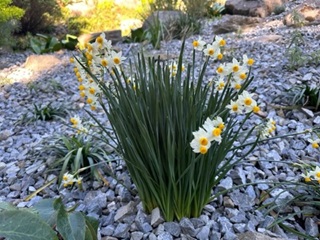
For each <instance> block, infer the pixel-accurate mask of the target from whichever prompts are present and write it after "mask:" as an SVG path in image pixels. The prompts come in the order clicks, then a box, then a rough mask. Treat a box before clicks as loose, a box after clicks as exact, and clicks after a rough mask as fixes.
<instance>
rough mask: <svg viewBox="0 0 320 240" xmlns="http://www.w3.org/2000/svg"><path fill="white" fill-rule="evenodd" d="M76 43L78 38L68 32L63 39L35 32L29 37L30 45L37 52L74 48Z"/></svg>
mask: <svg viewBox="0 0 320 240" xmlns="http://www.w3.org/2000/svg"><path fill="white" fill-rule="evenodd" d="M77 44H78V38H77V37H76V36H72V35H69V34H68V35H66V38H65V39H63V40H59V39H58V38H56V37H52V36H47V35H43V34H37V35H36V37H33V38H31V39H30V47H31V49H32V50H33V51H34V52H35V53H37V54H42V53H48V52H55V51H59V50H61V49H62V48H65V49H68V50H74V49H75V47H76V45H77Z"/></svg>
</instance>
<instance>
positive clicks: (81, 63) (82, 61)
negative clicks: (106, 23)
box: [70, 33, 125, 110]
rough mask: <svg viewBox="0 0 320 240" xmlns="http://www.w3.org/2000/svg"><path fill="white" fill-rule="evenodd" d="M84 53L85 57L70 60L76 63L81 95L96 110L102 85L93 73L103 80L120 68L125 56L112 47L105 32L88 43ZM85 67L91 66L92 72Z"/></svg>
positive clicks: (75, 68) (75, 70) (75, 69)
mask: <svg viewBox="0 0 320 240" xmlns="http://www.w3.org/2000/svg"><path fill="white" fill-rule="evenodd" d="M82 53H83V58H81V57H74V58H71V59H70V62H71V63H73V64H74V65H75V67H74V72H75V75H76V77H77V79H78V81H79V83H80V84H79V87H78V88H79V91H80V96H81V97H83V98H85V99H86V102H87V104H89V105H90V108H91V110H96V108H97V103H98V98H99V96H100V95H101V87H100V86H99V82H97V81H94V79H93V76H92V75H94V77H95V78H97V79H100V80H103V79H104V77H105V74H107V73H108V74H109V73H113V71H114V68H116V69H118V70H119V69H120V66H121V63H122V62H123V60H125V58H124V57H123V56H122V52H121V51H119V52H116V51H114V50H113V49H112V44H111V41H110V40H106V39H105V34H104V33H102V34H101V35H100V36H98V37H97V38H96V40H95V42H94V43H86V44H85V48H84V50H83V52H82ZM85 67H88V68H90V74H89V73H88V71H86V70H85Z"/></svg>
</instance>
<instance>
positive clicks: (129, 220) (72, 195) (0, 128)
mask: <svg viewBox="0 0 320 240" xmlns="http://www.w3.org/2000/svg"><path fill="white" fill-rule="evenodd" d="M292 4H293V3H292ZM292 6H293V5H289V6H288V7H292ZM283 14H284V13H283ZM283 14H282V15H277V16H271V17H268V18H267V19H266V21H265V22H264V24H261V25H259V26H257V27H254V28H251V29H248V30H246V31H245V32H243V33H237V34H236V33H230V34H224V35H222V36H223V37H224V38H225V39H226V41H227V44H228V46H231V48H232V49H233V50H234V51H233V52H232V55H233V56H234V55H235V56H238V57H239V56H242V54H244V53H246V54H247V55H248V56H252V57H253V58H254V59H255V60H256V62H255V66H254V70H253V75H254V76H255V80H254V82H253V84H252V88H256V90H255V92H256V93H257V96H258V102H259V103H260V106H261V108H262V110H263V111H264V112H267V113H268V117H272V118H273V119H275V120H276V122H277V124H278V125H277V134H278V135H281V134H287V133H290V132H295V131H303V130H305V129H310V128H312V127H316V126H318V127H319V126H320V114H319V112H312V111H308V110H305V111H304V112H303V111H299V110H295V109H293V110H287V109H285V108H281V107H279V105H281V106H285V105H289V104H290V101H291V100H292V99H291V97H290V94H289V93H288V92H290V91H292V89H294V87H295V86H299V85H302V84H309V85H316V86H320V66H319V64H318V65H316V64H315V63H314V62H309V63H308V64H306V66H303V67H300V68H298V69H297V70H289V69H288V67H287V66H288V64H289V60H288V57H287V56H286V53H285V52H286V48H287V47H288V46H289V44H290V41H291V40H290V39H291V38H292V34H293V32H294V31H295V30H296V29H294V28H288V27H286V26H285V25H283V23H282V21H281V18H282V17H283ZM213 24H214V21H213V20H212V21H209V20H206V21H205V22H204V23H203V29H202V31H201V36H202V38H203V39H204V40H211V39H212V37H213V36H210V34H208V33H210V32H211V29H212V25H213ZM298 30H299V31H300V32H301V33H302V35H303V38H304V44H303V45H301V46H300V47H301V48H302V49H303V52H304V53H305V54H308V53H311V52H314V51H315V50H318V49H320V40H319V39H320V38H319V36H320V25H314V26H304V27H301V28H299V29H298ZM272 36H273V37H272ZM197 38H198V36H193V37H191V38H189V39H187V46H188V45H189V46H188V47H187V49H186V50H187V51H189V50H191V47H190V46H191V43H192V41H193V40H194V39H197ZM180 45H181V41H178V40H173V41H170V42H166V43H163V44H162V48H161V50H160V51H154V50H152V48H151V47H150V46H145V49H146V51H148V52H150V53H152V54H156V53H159V52H160V53H164V52H165V53H167V52H168V53H170V54H173V55H175V54H178V51H179V46H180ZM117 47H119V48H121V49H123V52H126V50H125V49H128V48H129V45H128V44H118V46H117ZM134 48H139V46H137V45H131V49H134ZM31 54H32V53H31V52H24V53H11V54H2V55H0V62H1V63H5V65H6V67H5V68H4V69H1V70H0V79H1V80H3V79H6V80H7V81H10V82H11V83H12V84H7V85H4V86H2V87H1V88H0V201H8V202H13V203H14V204H16V205H18V206H19V207H25V206H27V207H29V206H32V205H33V204H34V203H35V202H37V201H39V200H40V199H42V198H48V197H56V196H58V195H60V196H62V198H63V201H64V202H65V203H66V204H67V205H68V206H72V205H73V204H75V203H78V204H79V207H78V210H80V211H83V212H85V213H87V214H88V215H90V216H93V217H96V218H97V219H99V221H100V233H101V236H102V238H103V239H130V238H131V239H134V240H138V239H221V238H223V239H227V240H228V239H239V234H241V233H245V232H248V231H253V232H260V233H263V234H264V235H266V236H270V237H273V238H282V239H298V237H296V236H294V235H292V234H290V233H288V232H286V231H284V230H283V229H282V228H280V227H278V226H276V227H273V228H272V229H268V230H267V229H266V228H267V226H268V225H270V224H271V223H272V222H273V221H274V218H273V217H272V216H270V215H267V216H265V215H264V214H263V213H264V212H263V210H257V206H258V205H257V203H258V201H257V200H258V199H259V197H260V196H261V194H262V193H263V192H265V191H267V190H268V189H270V185H268V184H264V183H261V184H256V185H251V186H250V185H249V186H247V187H242V188H240V189H238V190H234V191H232V192H230V193H228V194H226V195H225V196H224V197H221V198H219V199H217V200H215V201H213V202H212V203H210V204H208V205H207V206H206V207H205V209H204V210H203V213H202V215H201V216H200V217H199V218H194V219H187V218H185V219H182V220H181V221H180V222H164V221H163V219H162V218H161V216H160V215H159V213H158V212H157V210H155V211H154V212H153V213H152V214H149V215H148V214H145V213H144V212H143V209H142V205H141V203H140V200H139V197H138V196H135V195H134V194H131V193H130V192H129V191H128V190H127V189H126V188H124V187H123V186H122V185H120V184H117V182H116V181H115V180H113V179H112V178H111V177H108V176H106V178H107V179H108V181H109V183H110V184H109V186H105V185H103V184H102V183H100V182H97V181H93V182H91V181H88V182H85V183H84V189H85V190H84V191H80V190H78V189H63V188H60V189H58V186H57V185H56V184H53V185H51V186H50V187H48V188H47V189H46V190H44V191H42V192H41V193H39V194H38V195H37V196H36V197H35V198H33V199H32V200H31V201H24V199H25V197H26V196H28V195H29V194H31V193H33V192H34V191H35V190H36V189H38V188H39V187H41V186H43V184H44V183H45V182H46V181H48V180H50V179H53V178H54V177H55V176H56V175H55V173H47V172H46V170H47V164H48V163H49V162H52V161H53V160H54V156H53V155H45V154H43V153H42V152H41V151H42V150H41V149H42V148H43V146H47V145H48V144H50V143H51V142H52V141H53V137H54V136H59V135H62V134H72V133H73V130H72V129H70V128H69V127H68V126H67V125H66V124H65V123H66V121H67V119H68V117H67V116H66V117H65V118H56V119H54V120H53V121H41V120H36V121H31V116H32V111H33V109H34V106H33V104H37V105H39V104H42V105H43V106H45V105H47V104H49V103H51V102H52V105H53V106H54V107H59V106H63V107H64V108H65V109H67V111H68V113H69V115H70V116H71V115H73V114H79V115H81V116H83V115H85V111H84V108H85V105H84V103H83V101H82V100H81V99H80V97H79V94H78V89H77V87H78V85H77V80H76V78H75V76H74V74H73V66H72V65H71V64H69V57H70V56H72V55H73V54H76V53H75V52H67V51H63V52H59V53H54V54H52V56H54V57H56V58H58V59H59V60H60V61H59V63H58V64H56V66H55V67H53V68H50V69H46V70H45V71H43V72H41V73H40V72H39V71H35V70H34V69H33V70H32V68H31V69H30V68H27V67H26V65H27V64H25V61H26V58H27V57H28V56H30V55H31ZM129 54H130V52H129ZM187 60H188V59H186V61H187ZM213 74H214V70H212V71H210V70H209V71H208V76H210V75H213ZM23 116H24V118H23V119H24V120H25V121H21V119H22V117H23ZM97 116H98V117H99V118H101V119H103V115H102V114H101V112H99V111H98V112H97ZM28 119H29V120H30V121H29V122H28ZM255 121H257V119H253V120H252V124H254V123H255ZM307 138H308V136H296V137H291V138H287V139H277V140H273V141H269V142H268V143H267V144H263V145H260V146H258V147H257V148H256V149H255V151H254V152H253V153H252V154H251V155H250V157H249V159H248V160H250V161H246V162H245V163H243V164H241V165H239V166H237V167H235V169H233V170H232V171H231V172H230V173H229V174H228V176H227V177H226V178H225V179H224V180H223V181H222V182H221V183H220V185H219V187H220V189H227V188H230V187H231V186H235V185H238V184H242V183H248V182H254V183H257V182H260V181H261V182H262V181H274V182H279V181H280V182H281V181H298V180H299V178H300V177H299V174H300V173H299V172H298V171H296V170H295V169H293V168H292V166H291V165H289V164H287V163H288V162H289V163H295V162H298V161H299V160H310V161H315V162H317V163H318V164H319V161H320V155H319V151H318V152H317V151H316V150H315V149H312V148H311V147H310V146H309V144H308V142H307V141H306V139H307ZM259 160H260V161H259ZM114 166H115V165H114ZM115 167H116V169H115V171H116V175H117V176H118V177H119V178H121V179H122V180H123V181H124V182H125V183H126V185H127V186H129V187H130V188H132V187H133V186H132V183H131V179H130V177H129V175H128V173H127V171H126V168H125V167H124V166H122V165H121V164H120V165H118V166H115ZM283 191H284V193H283V194H281V198H280V200H281V199H288V198H289V199H290V198H293V195H292V194H291V193H290V191H289V190H286V189H283ZM274 197H275V194H274V195H273V194H271V195H270V196H269V198H268V199H269V200H268V199H267V200H265V201H266V202H268V201H269V202H270V201H271V200H274ZM295 211H299V207H298V209H295ZM313 211H316V209H313ZM286 224H287V225H288V226H292V227H293V228H295V229H297V230H298V231H300V232H305V233H306V234H308V235H310V236H317V235H318V234H319V225H318V224H319V219H318V218H317V217H310V218H306V219H303V222H302V224H298V222H296V221H295V220H294V219H289V220H287V221H286ZM265 239H267V237H266V238H265Z"/></svg>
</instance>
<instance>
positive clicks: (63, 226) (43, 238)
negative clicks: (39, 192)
mask: <svg viewBox="0 0 320 240" xmlns="http://www.w3.org/2000/svg"><path fill="white" fill-rule="evenodd" d="M75 208H76V206H74V207H73V208H71V209H66V208H65V206H64V205H63V203H62V201H61V198H57V199H44V200H41V201H39V202H38V203H37V204H35V205H34V207H32V208H29V209H18V208H16V207H14V206H13V205H11V204H9V203H6V202H0V237H5V238H7V239H15V240H18V239H24V240H49V239H50V240H51V239H52V240H58V239H63V240H97V239H98V236H97V231H98V226H99V222H98V220H96V219H94V218H92V217H88V216H86V215H85V214H83V213H81V212H77V211H74V210H75Z"/></svg>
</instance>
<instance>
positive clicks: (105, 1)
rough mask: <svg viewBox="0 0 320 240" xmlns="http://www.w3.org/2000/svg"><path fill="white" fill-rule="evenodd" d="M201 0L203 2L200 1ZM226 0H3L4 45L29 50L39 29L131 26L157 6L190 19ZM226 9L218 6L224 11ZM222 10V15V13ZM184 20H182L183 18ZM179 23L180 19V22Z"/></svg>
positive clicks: (61, 31)
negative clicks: (183, 14) (177, 12)
mask: <svg viewBox="0 0 320 240" xmlns="http://www.w3.org/2000/svg"><path fill="white" fill-rule="evenodd" d="M199 1H200V2H199ZM224 2H225V0H126V1H125V0H1V1H0V32H1V33H2V34H1V36H0V47H1V46H2V47H3V46H10V47H12V48H13V49H14V50H25V49H26V48H28V47H29V45H30V39H31V38H33V36H35V35H36V34H38V33H41V34H50V35H52V36H55V37H57V38H58V39H64V38H65V36H66V35H67V34H71V35H75V36H79V35H81V34H83V33H93V32H101V31H106V30H114V29H121V30H122V35H123V36H128V35H130V33H131V29H136V28H139V27H141V26H142V23H143V21H144V20H145V19H146V18H147V17H148V16H149V15H150V14H151V13H152V12H154V11H157V10H180V11H182V12H184V13H186V14H187V15H188V16H191V17H190V19H191V20H192V21H194V19H195V18H196V19H200V18H201V17H212V16H214V15H215V14H216V13H217V11H216V10H214V9H213V8H216V6H217V5H216V4H218V6H221V4H222V5H223V4H224ZM222 10H223V9H220V10H218V13H219V14H220V13H221V12H222ZM219 14H218V15H219ZM180 22H182V21H180ZM178 24H179V23H178ZM183 24H188V23H185V22H184V23H183Z"/></svg>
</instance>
